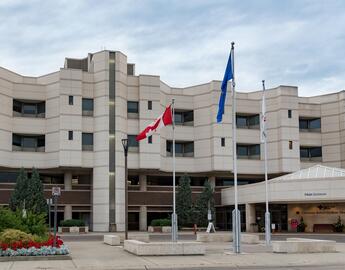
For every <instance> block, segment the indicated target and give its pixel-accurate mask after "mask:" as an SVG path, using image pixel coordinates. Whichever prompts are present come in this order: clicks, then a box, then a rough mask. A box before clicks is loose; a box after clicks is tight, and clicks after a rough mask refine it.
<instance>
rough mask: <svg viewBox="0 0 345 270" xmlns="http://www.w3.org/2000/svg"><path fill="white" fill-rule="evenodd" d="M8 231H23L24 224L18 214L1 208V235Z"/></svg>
mask: <svg viewBox="0 0 345 270" xmlns="http://www.w3.org/2000/svg"><path fill="white" fill-rule="evenodd" d="M6 229H18V230H21V229H23V226H22V222H21V220H20V219H19V218H18V216H17V215H16V212H13V211H11V210H10V209H8V208H5V207H0V233H1V232H2V231H4V230H6Z"/></svg>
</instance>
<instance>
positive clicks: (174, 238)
mask: <svg viewBox="0 0 345 270" xmlns="http://www.w3.org/2000/svg"><path fill="white" fill-rule="evenodd" d="M171 104H172V120H173V125H172V128H173V214H172V224H171V225H172V226H171V227H172V230H171V238H172V241H173V242H176V241H177V215H176V192H175V186H176V180H175V177H176V175H175V171H176V166H175V99H174V98H173V99H172V103H171Z"/></svg>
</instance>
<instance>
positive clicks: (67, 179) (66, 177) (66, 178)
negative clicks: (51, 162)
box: [63, 172, 72, 220]
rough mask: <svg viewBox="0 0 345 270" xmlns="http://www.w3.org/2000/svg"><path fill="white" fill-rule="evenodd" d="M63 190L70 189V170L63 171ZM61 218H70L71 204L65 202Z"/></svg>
mask: <svg viewBox="0 0 345 270" xmlns="http://www.w3.org/2000/svg"><path fill="white" fill-rule="evenodd" d="M64 184H65V191H71V190H72V172H65V175H64ZM63 219H64V220H66V219H72V205H70V204H66V205H65V210H64V215H63Z"/></svg>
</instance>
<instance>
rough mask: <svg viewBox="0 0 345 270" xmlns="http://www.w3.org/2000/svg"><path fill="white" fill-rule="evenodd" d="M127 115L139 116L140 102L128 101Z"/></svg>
mask: <svg viewBox="0 0 345 270" xmlns="http://www.w3.org/2000/svg"><path fill="white" fill-rule="evenodd" d="M127 117H128V118H132V119H133V118H134V119H137V118H139V102H137V101H127Z"/></svg>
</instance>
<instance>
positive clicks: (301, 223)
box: [297, 217, 307, 232]
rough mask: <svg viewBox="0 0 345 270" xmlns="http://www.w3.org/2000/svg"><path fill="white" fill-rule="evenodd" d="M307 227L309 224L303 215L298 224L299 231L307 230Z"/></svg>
mask: <svg viewBox="0 0 345 270" xmlns="http://www.w3.org/2000/svg"><path fill="white" fill-rule="evenodd" d="M306 227H307V224H305V223H304V220H303V217H301V220H300V222H299V224H298V225H297V232H305V228H306Z"/></svg>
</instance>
